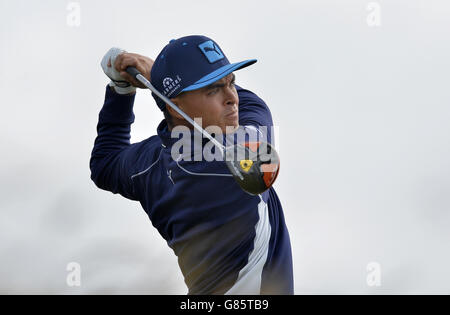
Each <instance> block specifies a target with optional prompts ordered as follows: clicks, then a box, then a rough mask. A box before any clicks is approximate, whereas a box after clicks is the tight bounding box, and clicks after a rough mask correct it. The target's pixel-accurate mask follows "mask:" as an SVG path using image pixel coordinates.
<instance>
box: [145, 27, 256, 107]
mask: <svg viewBox="0 0 450 315" xmlns="http://www.w3.org/2000/svg"><path fill="white" fill-rule="evenodd" d="M255 62H256V59H249V60H244V61H241V62H236V63H230V62H229V61H228V59H227V57H226V56H225V54H224V53H223V51H222V49H221V48H220V46H219V45H218V44H217V43H216V42H215V41H214V40H212V39H211V38H208V37H206V36H200V35H191V36H185V37H181V38H179V39H172V40H171V41H170V42H169V44H167V45H166V46H165V47H164V48H163V50H162V51H161V52H160V53H159V55H158V56H157V57H156V59H155V62H154V64H153V66H152V70H151V72H150V78H151V83H152V85H153V86H154V87H155V88H156V89H157V90H158V91H159V92H161V93H162V94H164V96H166V97H168V98H174V97H176V96H177V95H179V94H180V93H181V92H186V91H193V90H197V89H200V88H202V87H205V86H207V85H210V84H211V83H213V82H215V81H217V80H220V79H221V78H223V77H225V76H227V75H228V74H230V73H231V72H233V71H236V70H239V69H242V68H245V67H247V66H250V65H251V64H254V63H255ZM152 95H153V98H154V99H155V100H156V104H157V105H158V107H159V108H160V109H161V110H164V109H165V108H166V104H165V102H164V101H162V100H161V99H159V97H158V96H156V94H154V93H152Z"/></svg>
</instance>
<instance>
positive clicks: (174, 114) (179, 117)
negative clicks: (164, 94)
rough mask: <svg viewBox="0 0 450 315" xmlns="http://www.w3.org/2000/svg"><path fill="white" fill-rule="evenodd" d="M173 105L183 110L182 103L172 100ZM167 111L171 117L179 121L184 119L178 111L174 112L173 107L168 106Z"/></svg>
mask: <svg viewBox="0 0 450 315" xmlns="http://www.w3.org/2000/svg"><path fill="white" fill-rule="evenodd" d="M171 101H172V103H174V104H175V105H177V106H178V108H179V109H181V110H183V109H182V107H181V104H180V101H179V100H178V99H176V98H172V99H171ZM166 109H167V111H168V112H169V114H170V116H171V117H174V118H177V119H184V118H183V116H181V115H180V114H179V113H178V112H177V111H176V110H174V109H173V108H172V107H170V106H169V105H167V104H166Z"/></svg>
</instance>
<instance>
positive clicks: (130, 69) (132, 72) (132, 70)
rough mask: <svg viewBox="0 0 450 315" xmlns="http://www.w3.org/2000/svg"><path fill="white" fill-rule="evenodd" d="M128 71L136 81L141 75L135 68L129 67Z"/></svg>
mask: <svg viewBox="0 0 450 315" xmlns="http://www.w3.org/2000/svg"><path fill="white" fill-rule="evenodd" d="M126 71H127V72H128V74H129V75H131V76H132V77H133V78H135V79H136V76H137V75H138V74H141V73H140V72H139V70H138V69H136V68H135V67H128V68H127V70H126Z"/></svg>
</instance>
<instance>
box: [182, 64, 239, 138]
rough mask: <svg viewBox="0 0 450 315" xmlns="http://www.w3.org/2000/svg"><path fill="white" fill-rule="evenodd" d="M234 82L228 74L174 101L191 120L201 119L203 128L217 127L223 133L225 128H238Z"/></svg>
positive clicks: (233, 76)
mask: <svg viewBox="0 0 450 315" xmlns="http://www.w3.org/2000/svg"><path fill="white" fill-rule="evenodd" d="M234 81H235V75H234V74H233V73H230V74H229V75H227V76H226V77H224V78H222V79H220V80H218V81H216V82H214V83H212V84H210V85H208V86H206V87H204V88H201V89H198V90H194V91H188V92H184V93H182V94H180V95H179V96H178V97H176V98H175V99H174V101H175V103H176V104H177V105H178V107H180V109H181V110H182V111H184V112H185V113H186V114H187V115H188V116H189V117H191V118H192V119H194V118H200V117H201V118H202V127H203V128H206V127H208V126H218V127H220V129H222V132H223V133H225V132H226V127H227V126H229V127H228V128H230V127H234V128H237V127H238V126H239V112H238V106H239V97H238V94H237V91H236V87H235V85H234Z"/></svg>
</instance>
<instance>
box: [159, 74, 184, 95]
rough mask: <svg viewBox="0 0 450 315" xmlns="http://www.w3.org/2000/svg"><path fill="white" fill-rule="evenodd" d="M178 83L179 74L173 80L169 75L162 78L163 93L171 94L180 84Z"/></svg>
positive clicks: (179, 79) (179, 80)
mask: <svg viewBox="0 0 450 315" xmlns="http://www.w3.org/2000/svg"><path fill="white" fill-rule="evenodd" d="M180 83H181V78H180V76H179V75H177V77H176V78H175V80H174V79H172V78H170V77H166V78H164V79H163V88H164V91H163V93H164V94H165V95H166V96H170V95H172V94H173V93H174V92H175V91H176V90H177V89H178V88H179V87H180V86H181V84H180Z"/></svg>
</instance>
